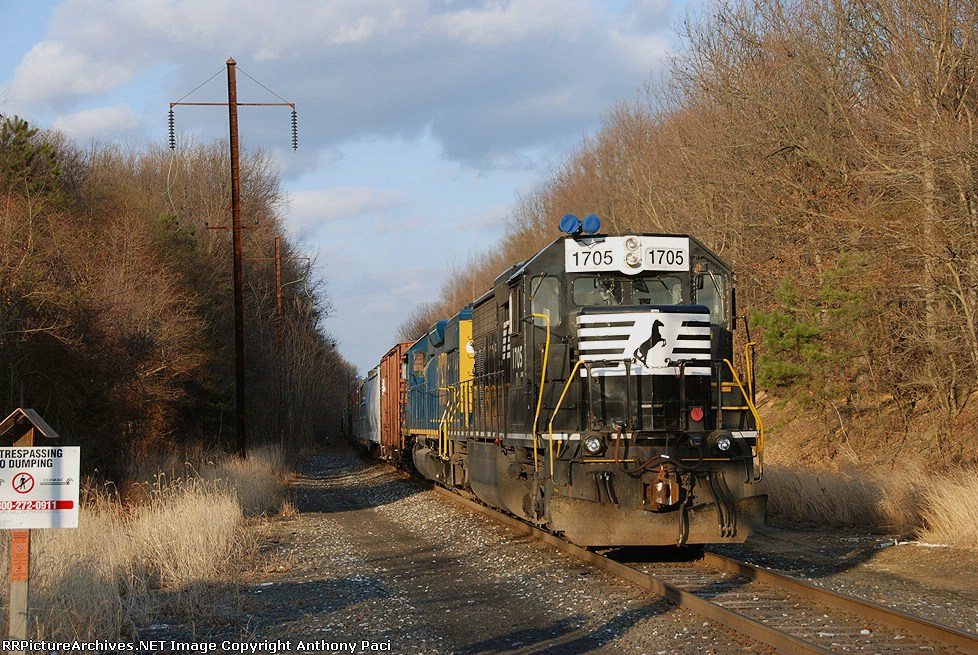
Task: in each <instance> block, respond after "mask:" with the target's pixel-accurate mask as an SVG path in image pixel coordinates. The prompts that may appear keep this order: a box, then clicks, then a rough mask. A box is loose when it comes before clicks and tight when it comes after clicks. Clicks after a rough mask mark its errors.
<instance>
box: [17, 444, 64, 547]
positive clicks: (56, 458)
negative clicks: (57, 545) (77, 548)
mask: <svg viewBox="0 0 978 655" xmlns="http://www.w3.org/2000/svg"><path fill="white" fill-rule="evenodd" d="M80 470H81V448H80V447H79V446H52V447H48V446H28V447H16V446H15V447H13V448H0V529H2V530H26V529H34V528H77V527H78V489H79V479H78V478H79V471H80Z"/></svg>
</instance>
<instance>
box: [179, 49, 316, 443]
mask: <svg viewBox="0 0 978 655" xmlns="http://www.w3.org/2000/svg"><path fill="white" fill-rule="evenodd" d="M227 71H228V101H227V107H228V125H229V128H230V140H231V244H232V248H233V251H234V258H233V259H234V266H233V268H234V390H235V403H234V407H235V414H234V425H235V433H236V437H237V442H238V444H237V445H238V454H239V455H240V456H241V457H242V458H243V457H246V456H247V454H248V438H247V419H246V416H247V413H246V411H245V352H244V270H243V267H242V261H241V259H242V254H241V250H242V248H241V230H242V226H241V166H240V164H239V153H238V105H239V104H241V105H246V106H249V107H281V106H288V107H291V108H292V150H293V151H295V149H296V148H297V147H298V141H297V138H296V117H295V104H294V103H291V102H280V103H279V102H276V103H267V102H263V103H253V102H248V103H239V102H238V84H237V62H235V61H234V59H232V58H229V59H228V60H227ZM246 75H247V73H246ZM215 76H216V75H215ZM212 79H213V78H212ZM205 84H206V82H205ZM198 88H200V87H198ZM191 93H193V92H191ZM188 95H189V94H188ZM184 97H186V96H184ZM221 104H223V103H217V102H180V101H177V102H171V103H170V149H171V150H173V149H174V148H175V147H176V139H175V137H174V133H173V108H174V107H175V106H177V105H197V106H220V105H221ZM277 238H278V237H276V239H277Z"/></svg>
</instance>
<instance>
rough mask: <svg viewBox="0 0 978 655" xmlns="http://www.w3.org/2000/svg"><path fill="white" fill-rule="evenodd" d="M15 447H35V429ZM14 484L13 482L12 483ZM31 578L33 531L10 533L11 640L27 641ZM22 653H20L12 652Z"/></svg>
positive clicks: (9, 633)
mask: <svg viewBox="0 0 978 655" xmlns="http://www.w3.org/2000/svg"><path fill="white" fill-rule="evenodd" d="M14 445H15V446H23V447H31V446H33V445H34V428H33V427H32V428H31V429H30V430H28V431H27V433H26V434H25V435H24V436H23V437H21V438H20V439H18V440H17V441H16V442H15V443H14ZM11 484H13V481H11ZM30 577H31V531H30V530H11V531H10V606H9V608H8V610H9V611H8V614H7V634H8V635H9V636H10V638H11V639H16V640H22V639H27V625H28V614H29V612H28V604H27V598H28V594H29V593H30V582H31V580H30ZM11 652H20V651H11Z"/></svg>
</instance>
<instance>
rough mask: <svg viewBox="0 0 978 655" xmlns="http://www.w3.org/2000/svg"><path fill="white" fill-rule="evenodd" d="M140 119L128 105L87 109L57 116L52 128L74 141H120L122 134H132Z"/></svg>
mask: <svg viewBox="0 0 978 655" xmlns="http://www.w3.org/2000/svg"><path fill="white" fill-rule="evenodd" d="M140 124H141V119H140V117H139V115H138V114H137V113H136V112H135V111H133V109H132V108H131V107H130V106H128V105H116V106H115V107H100V108H97V109H87V110H84V111H80V112H76V113H74V114H67V115H64V116H59V117H58V118H57V119H56V120H55V121H54V125H53V127H54V128H55V129H57V130H60V131H62V132H64V133H65V134H67V135H68V136H69V137H70V138H72V139H75V140H76V141H81V140H85V139H93V138H108V137H112V140H116V141H118V140H120V139H119V137H120V135H122V134H126V133H134V132H135V131H136V129H137V128H138V127H139V126H140Z"/></svg>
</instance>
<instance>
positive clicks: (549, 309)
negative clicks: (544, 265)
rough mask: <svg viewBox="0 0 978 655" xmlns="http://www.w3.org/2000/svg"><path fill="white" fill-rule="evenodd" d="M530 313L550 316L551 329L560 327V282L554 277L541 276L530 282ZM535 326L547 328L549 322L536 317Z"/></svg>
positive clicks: (534, 319)
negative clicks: (556, 326)
mask: <svg viewBox="0 0 978 655" xmlns="http://www.w3.org/2000/svg"><path fill="white" fill-rule="evenodd" d="M530 312H531V313H533V314H538V315H543V316H549V317H550V327H554V326H555V325H560V280H558V279H557V278H555V277H553V276H552V275H540V276H537V277H535V278H533V279H532V280H530ZM533 324H534V325H536V326H539V327H545V326H546V325H547V321H546V320H544V319H542V318H539V317H538V316H534V317H533Z"/></svg>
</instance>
